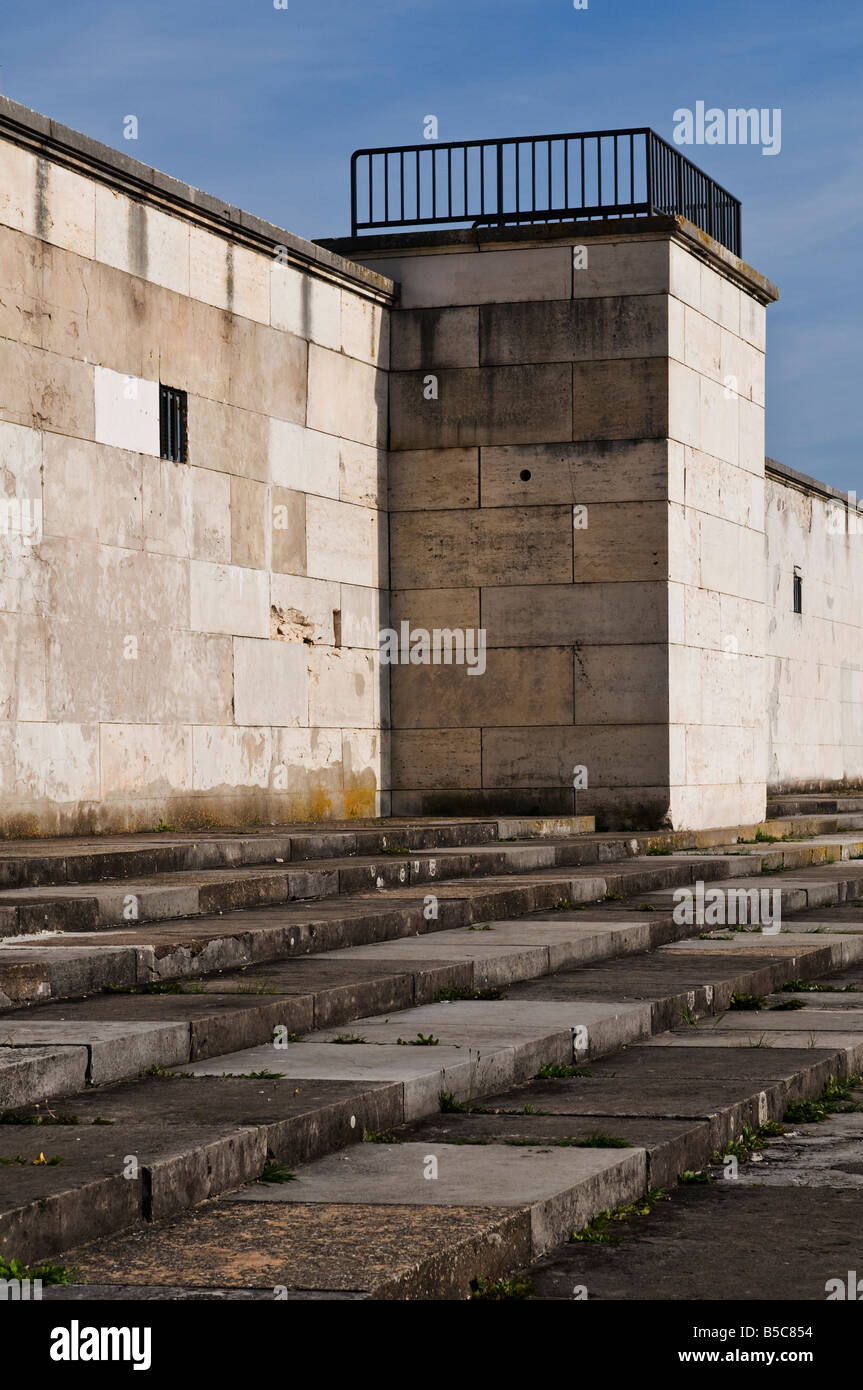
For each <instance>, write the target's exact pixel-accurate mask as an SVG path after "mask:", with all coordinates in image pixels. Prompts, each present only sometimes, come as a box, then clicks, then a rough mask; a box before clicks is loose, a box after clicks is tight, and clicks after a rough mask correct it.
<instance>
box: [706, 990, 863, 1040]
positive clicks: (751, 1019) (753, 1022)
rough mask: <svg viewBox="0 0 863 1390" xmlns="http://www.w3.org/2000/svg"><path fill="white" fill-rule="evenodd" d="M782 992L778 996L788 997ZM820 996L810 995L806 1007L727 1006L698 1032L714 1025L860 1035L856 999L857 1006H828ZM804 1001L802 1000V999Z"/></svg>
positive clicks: (861, 1013)
mask: <svg viewBox="0 0 863 1390" xmlns="http://www.w3.org/2000/svg"><path fill="white" fill-rule="evenodd" d="M790 997H791V996H790V995H783V996H781V998H783V999H785V998H790ZM818 998H819V996H818V995H817V994H816V995H815V996H813V995H811V994H810V995H809V1001H810V1003H809V1004H808V1005H807V1007H806V1008H805V1009H799V1010H796V1009H795V1010H788V1009H758V1010H753V1009H729V1010H728V1012H727V1013H724V1014H722V1016H721V1022H719V1021H717V1023H716V1025H714V1024H711V1023H707V1022H702V1023H700V1024H699V1025H698V1029H697V1031H699V1032H707V1033H711V1032H712V1031H713V1028H714V1026H716V1027H718V1028H719V1029H720V1030H721V1031H722V1032H732V1031H734V1032H736V1031H738V1030H739V1031H741V1032H750V1033H751V1032H752V1031H753V1030H756V1031H761V1032H765V1031H766V1032H768V1033H769V1034H770V1035H772V1033H773V1032H774V1031H777V1032H781V1033H807V1034H808V1033H823V1032H834V1031H835V1032H841V1033H859V1034H860V1036H861V1037H863V1008H861V1001H860V1000H859V999H858V1000H857V1007H856V1008H850V1007H846V1008H842V1009H835V1008H834V1009H829V1008H821V1007H820V1004H815V1000H816V999H818ZM804 1002H805V1001H804Z"/></svg>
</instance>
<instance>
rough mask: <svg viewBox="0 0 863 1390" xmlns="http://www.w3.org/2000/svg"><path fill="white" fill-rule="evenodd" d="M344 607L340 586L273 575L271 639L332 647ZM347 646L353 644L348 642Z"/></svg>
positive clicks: (317, 580) (291, 576) (314, 580)
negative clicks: (339, 615)
mask: <svg viewBox="0 0 863 1390" xmlns="http://www.w3.org/2000/svg"><path fill="white" fill-rule="evenodd" d="M360 592H362V593H365V592H373V591H371V590H369V591H366V590H361V591H360ZM341 604H342V597H341V590H340V587H339V585H338V584H334V583H331V582H329V581H327V580H323V579H303V578H300V577H298V576H297V575H294V574H276V573H273V574H271V575H270V621H271V629H270V636H271V637H272V638H278V639H279V640H280V641H283V642H302V643H306V644H307V645H309V646H312V645H322V646H330V647H331V646H333V645H334V644H335V640H336V638H335V620H336V618H337V617H338V614H339V612H340V611H341ZM342 627H343V628H344V615H343V616H342ZM346 645H347V646H351V645H353V643H351V642H346ZM375 645H377V643H375Z"/></svg>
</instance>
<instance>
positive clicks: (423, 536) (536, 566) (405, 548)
mask: <svg viewBox="0 0 863 1390" xmlns="http://www.w3.org/2000/svg"><path fill="white" fill-rule="evenodd" d="M572 535H573V530H572V508H571V507H495V508H488V507H484V508H479V509H476V510H473V511H468V512H455V511H451V512H434V513H431V514H429V515H426V514H424V513H422V512H404V513H399V514H397V515H396V516H394V517H393V521H392V538H391V547H390V563H391V565H392V584H393V587H394V588H398V589H419V588H450V587H461V586H464V587H469V586H472V585H474V584H478V585H485V584H489V585H495V584H518V583H519V582H522V583H530V584H560V583H564V582H566V581H568V580H571V578H572V546H573V541H572Z"/></svg>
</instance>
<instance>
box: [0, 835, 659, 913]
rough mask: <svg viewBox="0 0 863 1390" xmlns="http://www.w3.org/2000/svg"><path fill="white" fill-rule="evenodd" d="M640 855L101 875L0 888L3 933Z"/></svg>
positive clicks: (538, 854)
mask: <svg viewBox="0 0 863 1390" xmlns="http://www.w3.org/2000/svg"><path fill="white" fill-rule="evenodd" d="M627 857H632V850H631V849H630V848H629V846H628V845H627V844H626V842H624V841H622V840H618V841H603V840H598V839H596V838H591V839H589V840H584V841H582V842H579V841H577V840H575V839H573V840H568V841H566V840H564V841H554V842H551V843H548V844H537V843H522V844H507V845H501V846H493V847H484V846H472V847H468V848H465V849H462V850H451V849H444V850H435V851H433V852H428V851H416V852H414V853H412V854H405V855H402V854H401V853H398V854H393V855H392V857H387V855H386V853H385V856H384V857H383V858H370V857H366V856H362V857H356V858H353V859H336V858H332V859H329V860H326V859H324V860H316V861H305V862H303V863H302V864H301V865H300V866H296V867H291V866H283V865H281V864H280V863H276V864H261V865H258V866H255V867H253V868H242V869H227V868H221V869H196V870H176V871H174V872H171V873H162V874H153V875H151V876H150V877H148V878H144V877H141V878H138V877H129V878H126V879H123V880H121V881H117V880H109V881H102V880H99V881H94V882H92V883H91V882H88V883H81V884H75V885H66V886H61V887H54V888H50V889H46V888H44V887H36V888H17V889H5V890H0V931H3V932H4V933H5V935H6V936H7V937H13V936H16V935H32V934H36V933H38V932H41V931H73V932H82V931H98V930H108V929H110V928H113V927H121V928H122V927H125V926H127V925H128V924H129V923H130V922H156V921H176V920H178V919H180V918H188V917H196V916H205V915H208V914H212V913H224V912H236V911H241V910H243V909H245V908H255V907H266V906H273V905H276V904H282V903H288V902H296V901H319V900H321V899H326V898H338V897H344V896H351V895H354V894H358V893H369V892H386V891H391V890H393V889H399V888H406V887H411V886H414V887H417V888H419V887H423V886H425V885H429V886H430V887H434V885H435V884H436V883H440V882H450V881H453V880H458V879H471V878H482V877H489V876H495V877H498V876H500V875H507V874H524V873H531V872H533V871H535V870H539V869H551V868H565V867H579V866H582V865H595V864H597V863H599V862H603V863H611V862H614V861H615V860H625V859H626V858H627Z"/></svg>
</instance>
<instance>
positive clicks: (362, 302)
mask: <svg viewBox="0 0 863 1390" xmlns="http://www.w3.org/2000/svg"><path fill="white" fill-rule="evenodd" d="M389 325H390V314H389V310H386V309H384V307H383V305H381V304H375V303H373V302H372V300H370V299H363V297H362V296H361V295H359V294H354V293H353V292H352V291H351V290H342V291H341V348H342V351H343V352H345V353H346V354H347V355H348V357H356V358H359V360H360V361H361V362H369V363H370V364H371V365H372V366H376V367H382V368H386V367H387V366H388V364H389V354H390V342H389ZM324 346H326V347H329V346H331V344H329V343H327V344H324Z"/></svg>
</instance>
